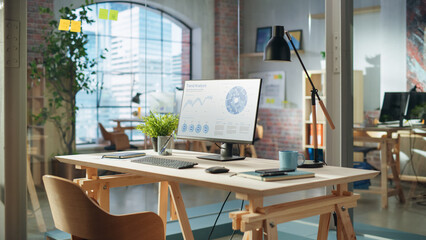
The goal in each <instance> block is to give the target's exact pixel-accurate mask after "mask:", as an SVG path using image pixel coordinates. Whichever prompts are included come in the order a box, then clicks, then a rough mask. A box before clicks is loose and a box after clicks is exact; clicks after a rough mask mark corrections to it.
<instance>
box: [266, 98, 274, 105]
mask: <svg viewBox="0 0 426 240" xmlns="http://www.w3.org/2000/svg"><path fill="white" fill-rule="evenodd" d="M266 103H271V104H273V103H275V99H273V98H267V99H266Z"/></svg>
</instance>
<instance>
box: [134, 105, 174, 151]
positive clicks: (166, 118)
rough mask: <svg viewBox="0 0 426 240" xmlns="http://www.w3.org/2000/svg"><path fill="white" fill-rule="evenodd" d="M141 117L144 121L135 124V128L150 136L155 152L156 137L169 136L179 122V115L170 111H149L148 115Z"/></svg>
mask: <svg viewBox="0 0 426 240" xmlns="http://www.w3.org/2000/svg"><path fill="white" fill-rule="evenodd" d="M142 119H143V121H144V122H143V123H141V124H139V125H138V126H136V129H138V130H140V131H142V132H143V133H144V134H146V135H147V136H149V137H151V141H152V146H153V147H154V151H156V152H157V151H158V149H157V140H158V138H160V137H165V138H169V136H170V135H171V134H172V133H173V131H174V130H176V129H177V127H178V123H179V117H178V116H177V115H174V114H171V113H167V114H158V113H153V112H151V111H150V112H149V115H148V116H146V117H142ZM171 140H173V139H171Z"/></svg>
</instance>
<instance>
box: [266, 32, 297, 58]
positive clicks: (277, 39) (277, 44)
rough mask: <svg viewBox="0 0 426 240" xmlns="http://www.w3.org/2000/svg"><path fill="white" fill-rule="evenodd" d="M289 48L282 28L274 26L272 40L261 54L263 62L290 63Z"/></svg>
mask: <svg viewBox="0 0 426 240" xmlns="http://www.w3.org/2000/svg"><path fill="white" fill-rule="evenodd" d="M290 56H291V54H290V47H289V46H288V43H287V41H286V40H285V39H284V27H283V26H274V28H273V32H272V38H271V39H270V40H269V42H268V44H267V45H266V47H265V52H264V53H263V61H287V62H289V61H291V60H290Z"/></svg>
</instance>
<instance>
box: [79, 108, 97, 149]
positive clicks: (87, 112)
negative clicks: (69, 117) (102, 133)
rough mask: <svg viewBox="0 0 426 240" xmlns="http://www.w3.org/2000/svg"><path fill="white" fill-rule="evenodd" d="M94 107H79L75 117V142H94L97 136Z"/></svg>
mask: <svg viewBox="0 0 426 240" xmlns="http://www.w3.org/2000/svg"><path fill="white" fill-rule="evenodd" d="M97 129H98V123H97V114H96V108H80V109H79V110H78V112H77V118H76V138H75V142H76V144H81V143H95V142H96V140H97V138H98V136H97Z"/></svg>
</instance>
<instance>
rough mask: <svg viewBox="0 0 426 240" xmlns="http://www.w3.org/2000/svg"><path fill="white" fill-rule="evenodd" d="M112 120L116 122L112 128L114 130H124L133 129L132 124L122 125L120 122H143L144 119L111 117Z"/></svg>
mask: <svg viewBox="0 0 426 240" xmlns="http://www.w3.org/2000/svg"><path fill="white" fill-rule="evenodd" d="M112 121H113V122H116V123H117V127H115V128H114V132H124V130H132V129H135V127H134V126H131V127H122V126H121V123H122V122H131V123H143V122H144V121H143V120H142V119H140V118H120V119H112Z"/></svg>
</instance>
